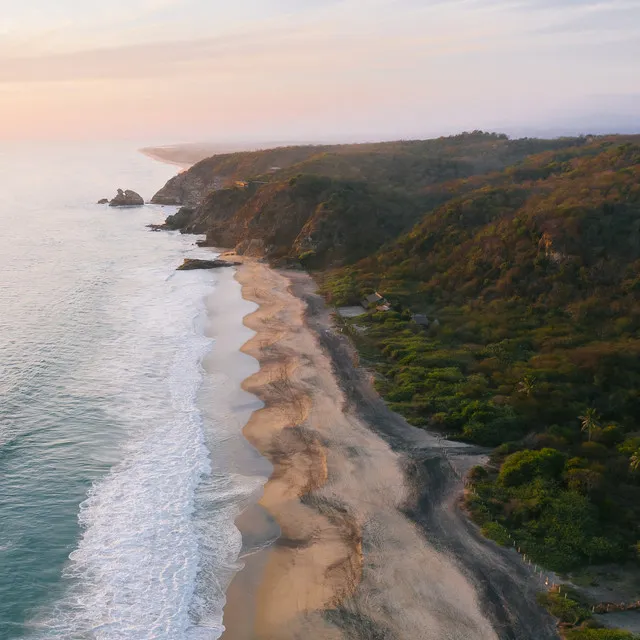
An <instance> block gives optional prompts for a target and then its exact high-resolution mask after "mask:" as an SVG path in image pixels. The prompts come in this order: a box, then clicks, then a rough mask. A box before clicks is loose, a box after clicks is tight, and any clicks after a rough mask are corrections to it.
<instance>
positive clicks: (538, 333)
mask: <svg viewBox="0 0 640 640" xmlns="http://www.w3.org/2000/svg"><path fill="white" fill-rule="evenodd" d="M444 186H445V187H446V190H448V192H449V193H450V194H451V197H450V199H449V200H448V201H447V202H446V203H444V204H442V205H440V206H439V207H436V208H435V209H434V210H433V211H432V212H430V213H427V215H425V216H424V218H423V220H422V221H421V222H420V223H419V224H418V225H417V226H416V227H414V228H413V229H412V230H411V231H410V232H409V233H407V234H406V235H404V236H403V237H401V238H400V239H398V240H397V241H396V242H394V243H392V244H391V245H390V246H387V247H386V248H384V249H383V250H381V251H379V252H378V253H376V254H375V255H373V256H371V257H369V258H367V259H365V260H363V261H361V262H359V263H358V264H357V265H354V266H352V267H348V268H345V269H342V270H339V271H336V272H333V273H331V274H329V275H328V276H327V277H326V279H325V281H324V290H325V292H326V293H327V295H328V296H329V298H330V299H331V300H332V301H333V302H335V303H336V304H345V303H353V302H356V301H357V300H359V299H360V298H361V297H362V296H363V295H364V294H366V293H369V292H371V291H373V290H377V291H379V292H380V293H381V294H383V295H384V296H385V297H386V298H387V299H388V300H389V301H390V302H391V303H392V304H393V308H394V310H393V311H392V312H389V313H382V312H373V313H370V314H369V315H368V316H366V317H364V318H358V319H357V320H356V321H355V322H356V323H357V325H358V326H359V330H357V331H354V335H355V336H356V340H357V341H358V343H359V344H360V346H361V348H362V349H363V351H364V352H365V353H366V354H368V355H369V356H370V358H371V359H372V361H373V362H374V363H375V366H376V369H377V371H378V373H379V380H378V386H379V389H380V391H381V393H382V394H383V395H384V396H385V397H386V398H387V400H388V401H389V403H390V404H391V405H392V406H393V408H394V409H396V410H398V411H400V412H401V413H403V414H404V415H405V416H407V418H408V419H409V420H410V421H412V422H413V423H414V424H416V425H421V426H426V427H429V428H433V429H438V430H440V431H442V432H444V433H447V434H449V435H450V436H452V437H456V438H459V439H462V440H466V441H469V442H473V443H478V444H481V445H485V446H488V447H497V449H496V450H495V451H494V453H493V454H492V463H493V464H492V465H491V466H490V467H489V468H488V470H487V471H484V470H476V472H475V474H474V477H473V484H474V492H473V493H471V495H470V499H469V506H470V508H471V510H472V512H473V513H474V515H475V517H476V518H477V520H478V521H479V522H480V523H481V524H482V525H483V526H484V527H485V532H486V533H487V534H488V535H491V536H492V537H494V538H495V539H497V540H499V541H500V540H505V539H507V536H508V535H512V536H513V537H514V538H515V539H517V540H518V544H519V545H520V546H521V547H522V548H523V550H525V551H526V553H527V554H528V555H530V556H532V557H533V558H534V559H535V560H536V561H537V562H539V563H541V564H544V565H546V566H548V567H550V568H554V569H557V570H570V569H572V568H574V567H577V566H580V565H583V564H586V563H603V562H609V561H627V560H629V561H632V560H634V559H637V558H638V551H639V547H638V542H639V540H640V424H639V421H640V417H639V416H640V358H639V356H640V339H639V338H638V329H640V145H639V144H638V140H637V139H633V138H629V139H626V140H624V139H619V138H604V139H596V140H594V141H591V142H589V143H588V144H581V145H579V146H576V147H573V148H563V149H559V150H554V151H548V152H545V153H542V154H538V155H535V156H532V157H530V158H528V159H526V160H525V161H524V162H521V163H518V164H517V165H515V166H513V167H511V168H508V169H506V170H505V171H502V172H499V173H494V174H489V175H486V176H483V177H472V178H468V179H463V180H458V181H454V182H453V183H449V184H447V185H444ZM439 189H440V191H442V190H443V188H442V187H440V188H439ZM414 313H421V314H424V315H426V316H428V318H429V319H430V320H432V321H433V320H434V319H437V321H438V322H436V323H432V324H431V325H430V326H429V327H428V328H425V327H423V326H420V325H419V324H417V323H415V322H413V321H412V314H414ZM363 329H364V331H363Z"/></svg>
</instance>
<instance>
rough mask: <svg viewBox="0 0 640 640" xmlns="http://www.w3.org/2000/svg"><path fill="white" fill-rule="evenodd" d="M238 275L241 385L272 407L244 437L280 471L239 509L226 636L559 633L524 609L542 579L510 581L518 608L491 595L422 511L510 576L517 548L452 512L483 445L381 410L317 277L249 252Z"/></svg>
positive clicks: (482, 639) (487, 639) (471, 638)
mask: <svg viewBox="0 0 640 640" xmlns="http://www.w3.org/2000/svg"><path fill="white" fill-rule="evenodd" d="M236 278H237V280H238V281H239V282H240V283H241V285H242V291H243V296H244V298H245V299H247V300H250V301H253V302H255V303H256V304H257V305H259V307H258V310H257V311H256V312H255V313H253V314H251V315H249V316H247V317H246V318H245V324H246V326H247V327H249V328H250V329H252V330H253V331H255V332H256V334H255V336H254V337H253V338H251V340H249V342H248V343H247V344H246V345H245V346H244V347H243V351H244V352H245V353H246V354H248V355H251V356H253V357H254V358H256V359H257V360H258V361H259V363H260V370H259V371H258V372H257V373H255V374H254V375H252V376H251V377H249V378H248V379H247V380H246V381H245V383H244V385H243V386H244V389H245V390H246V391H248V392H250V393H252V394H254V395H255V396H257V397H258V398H259V399H260V400H261V401H262V402H263V403H264V408H262V409H260V410H258V411H256V412H255V413H253V415H252V416H251V418H250V420H249V422H248V423H247V425H246V427H245V429H244V435H245V437H246V439H247V440H248V441H249V442H250V443H251V444H252V445H253V446H254V447H255V448H256V449H257V450H258V451H259V452H260V453H261V454H262V455H263V456H264V457H266V458H267V459H268V460H269V461H270V462H271V464H272V465H273V474H272V476H271V478H270V480H269V481H268V483H267V484H266V486H265V489H264V494H263V496H262V498H261V500H260V502H259V505H257V506H255V507H252V508H250V509H248V510H247V511H245V513H244V514H243V515H242V517H241V518H240V519H239V520H238V521H237V525H238V527H239V528H240V530H241V531H242V533H243V539H244V553H243V557H242V561H243V563H244V565H245V566H244V569H243V570H241V571H240V572H239V573H238V574H237V575H236V577H235V578H234V580H233V582H232V584H231V587H230V589H229V590H228V598H227V606H226V609H225V619H224V623H225V626H226V628H227V631H226V632H225V634H224V636H223V637H224V639H225V640H248V639H250V638H251V639H254V638H255V639H269V640H279V639H293V638H305V640H310V639H311V638H313V639H314V640H315V639H324V638H326V639H334V638H335V639H340V638H362V639H364V638H368V639H370V638H380V639H382V638H384V639H394V638H397V639H398V640H400V639H405V638H406V639H409V638H411V639H424V640H447V639H451V640H453V639H455V640H494V639H497V638H514V639H515V638H524V639H528V638H531V640H533V638H535V639H536V640H543V639H547V638H555V637H556V635H555V631H554V630H553V626H554V625H553V623H552V621H551V620H550V619H549V618H548V616H546V615H545V614H543V613H542V612H539V609H538V608H537V606H536V605H535V604H533V605H531V598H532V596H533V597H534V596H535V591H536V590H537V588H532V585H531V584H530V583H531V582H532V581H531V579H530V576H529V575H528V574H525V573H522V574H521V575H520V574H517V575H515V577H512V578H511V580H512V582H510V583H509V584H505V586H504V588H505V590H507V589H508V590H512V591H513V590H514V589H515V591H513V593H511V594H510V596H509V595H508V594H507V595H505V598H506V597H511V598H512V599H513V600H516V599H517V600H518V601H520V600H521V601H522V602H523V603H525V604H526V607H525V606H524V605H523V606H522V608H521V609H520V611H519V612H516V611H515V610H516V609H517V607H514V615H510V614H509V612H510V611H511V609H510V607H509V605H508V603H507V604H506V605H505V602H503V601H502V600H501V598H502V596H501V595H500V594H497V595H496V596H495V598H493V600H492V596H491V594H490V593H489V590H490V588H494V589H495V587H491V585H490V584H487V585H485V586H486V587H487V588H486V589H485V588H483V585H482V583H483V581H488V582H489V583H491V582H492V577H491V576H487V575H485V576H484V577H482V576H481V577H478V572H477V571H476V572H475V573H474V571H473V570H472V567H471V564H472V563H473V561H474V558H468V560H469V563H465V554H466V553H467V551H466V550H465V549H464V548H463V549H462V552H461V553H459V552H458V551H457V550H456V549H455V548H454V547H455V544H454V545H453V546H451V547H449V546H448V540H449V539H448V533H447V532H446V531H445V532H444V535H443V534H442V533H441V532H438V531H434V532H433V534H432V535H429V526H428V525H429V523H430V522H431V520H430V518H429V517H427V516H429V515H433V514H437V513H439V512H441V513H440V515H441V516H442V517H440V516H438V517H437V518H436V520H437V521H438V522H439V521H440V520H442V522H443V523H444V525H443V526H444V528H445V529H446V528H447V527H449V526H451V527H453V528H455V529H459V528H461V527H462V530H463V532H464V535H461V536H458V538H456V537H455V536H454V537H453V542H454V543H456V544H457V543H458V542H459V541H460V540H462V541H463V542H461V543H460V544H463V545H464V544H467V550H468V553H470V554H473V553H475V554H478V556H481V557H482V558H484V560H483V561H482V562H480V565H482V566H484V565H483V562H485V563H488V564H490V565H491V566H493V565H494V564H495V565H496V566H495V571H496V572H498V573H499V572H501V571H503V572H505V573H507V574H511V573H512V571H511V567H510V566H509V563H510V562H512V561H514V562H517V561H518V560H517V558H516V559H515V560H512V559H511V557H510V556H509V554H508V552H503V550H499V549H497V547H495V546H494V545H490V544H489V543H485V542H484V541H483V540H481V539H479V536H478V539H477V540H476V538H474V536H473V532H472V531H471V533H469V532H468V531H467V529H465V527H464V526H463V525H462V524H461V522H462V518H461V520H460V521H457V520H455V519H454V520H452V519H451V517H450V516H449V515H447V514H448V512H449V511H451V510H453V511H455V512H458V510H457V508H456V507H455V496H457V495H458V493H459V492H458V491H457V489H459V488H460V487H459V485H456V482H457V478H458V476H457V474H455V473H453V471H452V469H453V465H452V463H451V460H452V459H453V458H455V457H456V456H458V458H459V460H458V461H457V462H456V464H458V465H465V464H466V465H469V464H471V463H473V455H472V453H473V454H474V455H477V452H475V451H473V452H472V451H471V449H470V448H467V447H464V446H463V445H459V444H456V443H446V442H443V441H442V440H440V439H438V438H436V437H433V436H431V435H429V434H427V433H425V432H424V431H420V430H417V429H414V428H413V427H410V426H409V425H407V424H406V422H404V421H403V420H402V419H401V418H400V417H399V416H396V415H395V414H392V413H391V412H389V411H388V409H387V408H386V407H385V405H384V403H382V402H381V401H380V399H379V398H378V397H377V396H376V395H375V392H373V390H372V389H371V388H370V387H371V385H370V384H369V381H368V379H367V377H366V375H365V374H364V373H363V372H362V371H361V370H360V369H359V368H358V367H356V366H354V359H355V354H354V353H353V350H352V349H351V350H350V345H349V343H348V341H347V340H346V339H345V338H344V337H343V336H341V335H339V334H337V333H336V332H335V331H334V330H333V329H332V328H331V327H332V323H331V318H330V315H329V313H328V311H327V310H326V308H324V305H323V304H322V301H321V300H320V298H319V297H318V296H316V295H315V293H314V292H315V286H314V284H313V282H312V280H311V279H310V278H309V276H307V275H306V274H303V273H300V272H290V273H285V272H279V271H274V270H271V269H269V268H268V267H267V266H266V265H264V264H261V263H259V262H256V261H250V260H245V264H243V265H242V266H241V267H240V268H239V269H238V272H237V275H236ZM367 394H370V395H367ZM445 451H446V453H445ZM416 452H417V454H416ZM423 463H426V464H427V467H428V468H429V469H430V470H431V472H432V473H433V478H431V480H429V478H427V477H426V476H425V473H424V471H423V466H424V464H423ZM445 467H446V469H445ZM447 470H448V471H447ZM449 476H451V477H449ZM451 478H455V479H456V480H455V481H453V480H452V479H451ZM429 481H431V482H432V483H433V484H432V485H431V486H429V484H428V482H429ZM424 482H426V483H427V484H426V485H425V486H424V487H423V486H422V484H421V483H424ZM423 489H426V492H425V490H423ZM429 491H430V492H431V493H432V500H431V502H430V504H429V505H425V504H423V501H424V497H425V495H428V494H429ZM450 498H451V501H450ZM450 502H451V504H450ZM419 513H420V514H422V516H424V517H423V518H422V519H421V518H419V517H416V516H417V515H418V514H419ZM465 526H466V525H465ZM469 526H470V525H469ZM434 529H435V527H434ZM278 531H279V532H280V535H279V536H278ZM276 536H277V539H274V538H276ZM465 540H466V542H464V541H465ZM457 541H458V542H457ZM469 541H472V542H473V544H471V543H470V542H469ZM475 544H477V545H479V548H476V547H475V546H474V545H475ZM492 554H493V555H492ZM504 558H506V560H504ZM496 584H498V585H499V584H500V581H496ZM518 590H519V591H520V592H518ZM503 595H504V594H503ZM489 602H493V606H488V603H489ZM501 609H503V610H504V611H506V612H507V613H506V614H505V615H503V616H500V615H497V613H496V612H498V613H499V610H501ZM508 614H509V615H508ZM518 614H523V615H527V616H529V617H530V618H532V619H531V620H530V621H529V622H530V623H531V624H529V623H525V624H524V625H521V624H520V623H518V622H517V620H516V618H517V617H518ZM533 618H535V619H533ZM512 619H513V620H515V622H514V621H513V620H512ZM529 626H530V627H531V629H535V630H536V631H535V635H532V634H531V633H529V632H528V631H527V628H528V627H529ZM514 629H515V631H514ZM532 633H534V632H532Z"/></svg>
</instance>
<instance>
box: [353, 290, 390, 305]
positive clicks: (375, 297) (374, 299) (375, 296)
mask: <svg viewBox="0 0 640 640" xmlns="http://www.w3.org/2000/svg"><path fill="white" fill-rule="evenodd" d="M360 304H361V305H362V306H363V307H364V308H365V309H369V308H371V307H372V306H373V305H376V306H383V305H388V304H389V303H388V302H387V301H386V300H385V299H384V297H383V296H381V295H380V294H379V293H378V292H377V291H376V292H375V293H372V294H370V295H368V296H366V297H365V298H364V299H363V300H362V301H361V302H360Z"/></svg>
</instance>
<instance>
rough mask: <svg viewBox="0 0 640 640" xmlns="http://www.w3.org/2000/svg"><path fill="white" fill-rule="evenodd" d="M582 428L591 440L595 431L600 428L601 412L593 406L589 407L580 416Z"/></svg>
mask: <svg viewBox="0 0 640 640" xmlns="http://www.w3.org/2000/svg"><path fill="white" fill-rule="evenodd" d="M579 420H580V424H581V430H582V431H584V432H585V433H587V434H588V435H589V442H591V438H592V436H593V432H594V431H595V430H596V429H599V428H600V414H599V413H598V412H597V411H596V410H595V409H594V408H593V407H589V408H588V409H587V410H586V411H585V412H584V415H583V416H579Z"/></svg>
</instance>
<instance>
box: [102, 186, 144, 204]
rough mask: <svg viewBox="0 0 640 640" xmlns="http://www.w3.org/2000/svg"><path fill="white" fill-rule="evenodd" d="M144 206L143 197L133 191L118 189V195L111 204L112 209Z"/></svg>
mask: <svg viewBox="0 0 640 640" xmlns="http://www.w3.org/2000/svg"><path fill="white" fill-rule="evenodd" d="M142 205H144V200H143V198H142V196H141V195H140V194H138V193H136V192H135V191H131V189H127V190H126V191H123V190H122V189H118V195H117V196H116V197H115V198H114V199H113V200H111V202H109V206H110V207H141V206H142Z"/></svg>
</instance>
